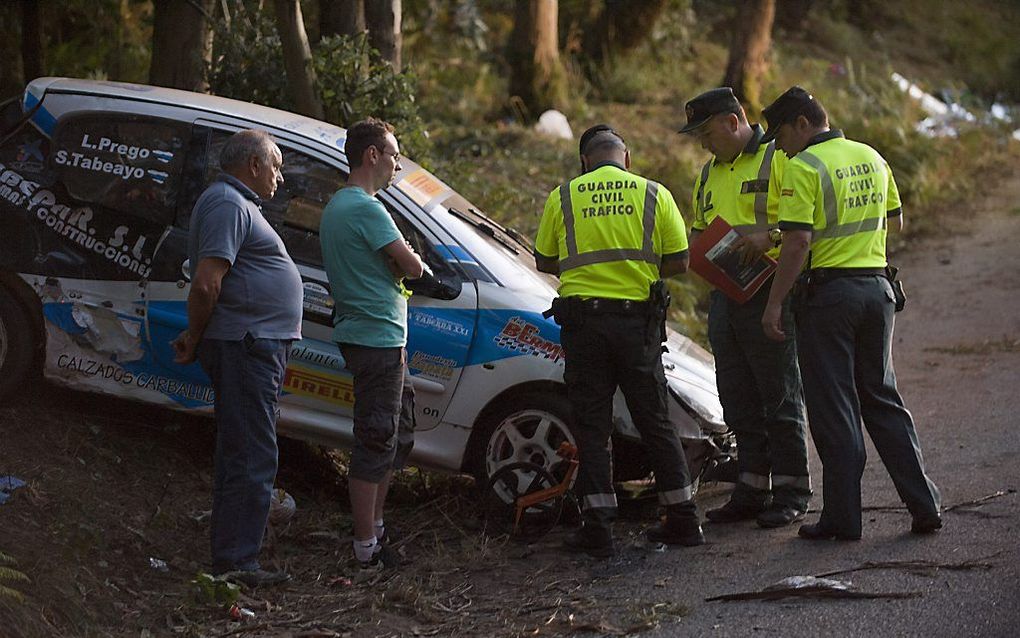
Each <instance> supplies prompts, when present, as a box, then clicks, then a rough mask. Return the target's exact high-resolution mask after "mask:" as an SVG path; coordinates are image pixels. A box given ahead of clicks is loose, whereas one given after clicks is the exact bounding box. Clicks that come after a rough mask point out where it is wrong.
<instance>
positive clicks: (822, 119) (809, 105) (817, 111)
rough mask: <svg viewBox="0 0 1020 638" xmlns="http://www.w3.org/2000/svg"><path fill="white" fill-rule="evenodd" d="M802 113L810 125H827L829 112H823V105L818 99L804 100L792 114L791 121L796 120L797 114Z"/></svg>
mask: <svg viewBox="0 0 1020 638" xmlns="http://www.w3.org/2000/svg"><path fill="white" fill-rule="evenodd" d="M800 115H803V116H804V118H805V119H806V120H807V121H808V124H810V125H811V126H819V127H820V126H828V125H829V114H828V113H826V112H825V107H823V106H822V105H821V104H820V103H819V102H818V100H811V101H810V102H805V103H804V104H803V105H802V106H801V107H800V108H799V109H797V112H796V113H795V114H794V115H793V118H792V119H791V121H793V120H796V119H797V117H798V116H800Z"/></svg>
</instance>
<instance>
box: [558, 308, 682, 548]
mask: <svg viewBox="0 0 1020 638" xmlns="http://www.w3.org/2000/svg"><path fill="white" fill-rule="evenodd" d="M648 326H649V319H648V316H647V314H645V313H632V314H624V313H590V312H589V313H582V315H581V316H580V317H579V318H577V320H576V321H571V322H570V323H567V324H565V325H563V327H562V330H561V332H560V343H561V344H562V345H563V349H564V352H565V355H566V361H565V369H564V374H563V378H564V380H565V381H566V385H567V394H568V397H569V399H570V404H571V408H572V409H573V413H574V424H575V425H574V437H575V439H576V440H577V447H578V454H579V460H580V467H579V469H578V475H577V484H576V491H577V493H578V495H579V496H580V497H581V506H582V510H583V513H584V521H585V525H586V526H591V527H603V528H604V527H608V525H609V523H610V522H612V521H613V519H615V518H616V497H615V494H614V492H613V476H612V453H611V449H610V436H611V435H612V432H613V395H614V394H615V393H616V389H617V387H619V388H620V389H621V390H622V391H623V395H624V398H625V399H626V401H627V408H628V409H629V410H630V413H631V416H632V417H633V419H634V425H635V426H636V427H637V429H638V432H640V433H641V438H642V441H643V443H644V446H645V449H646V451H647V455H648V460H649V462H650V465H651V467H652V470H653V471H654V472H655V483H656V489H657V490H658V492H659V501H660V503H662V504H664V505H665V506H666V511H667V513H668V515H669V516H671V517H673V518H676V519H683V518H696V517H697V513H696V510H695V505H694V501H693V500H692V488H691V477H690V472H689V470H688V468H687V460H686V458H685V457H684V451H683V447H682V445H681V443H680V438H679V436H678V434H677V432H676V430H675V429H674V427H673V425H672V424H671V423H670V421H669V408H668V399H669V397H668V392H667V389H666V376H665V373H664V372H663V369H662V358H661V353H662V344H661V342H660V341H659V339H658V333H657V332H656V336H655V337H653V338H651V339H649V338H648V335H649V327H648Z"/></svg>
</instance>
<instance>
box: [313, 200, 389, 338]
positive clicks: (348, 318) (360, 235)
mask: <svg viewBox="0 0 1020 638" xmlns="http://www.w3.org/2000/svg"><path fill="white" fill-rule="evenodd" d="M403 238H404V237H403V235H401V234H400V231H399V230H398V229H397V225H396V224H395V223H394V222H393V218H392V217H390V215H389V213H387V212H386V208H385V207H384V206H383V205H382V204H381V203H380V202H379V200H377V199H376V198H374V197H371V196H370V195H369V194H368V193H366V192H365V191H364V190H363V189H361V188H358V187H357V186H348V187H346V188H342V189H340V190H339V191H337V192H336V194H335V195H333V199H331V200H329V203H328V204H326V208H325V209H323V211H322V221H321V222H320V225H319V241H320V243H321V244H322V261H323V262H324V266H325V268H326V276H327V277H328V278H329V287H330V293H331V294H332V296H333V301H334V302H335V303H336V307H335V312H336V317H335V318H334V320H333V321H334V327H333V340H334V341H336V342H338V343H353V344H356V345H360V346H371V347H373V348H399V347H403V346H404V345H406V344H407V299H406V298H405V297H404V294H403V287H402V286H401V285H400V282H399V281H397V279H396V278H395V277H394V276H393V273H392V272H390V269H389V266H388V265H387V262H388V260H389V257H388V256H387V255H386V253H385V251H383V250H382V248H383V246H386V245H387V244H390V243H392V242H394V241H397V240H398V239H399V240H403Z"/></svg>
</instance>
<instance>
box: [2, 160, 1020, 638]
mask: <svg viewBox="0 0 1020 638" xmlns="http://www.w3.org/2000/svg"><path fill="white" fill-rule="evenodd" d="M908 214H909V211H908ZM958 217H959V218H960V219H962V220H964V221H963V222H961V223H954V224H951V225H949V227H948V228H947V229H946V230H945V233H944V236H941V237H931V238H928V239H925V240H923V241H920V242H917V243H915V244H913V245H912V246H911V248H910V250H909V251H903V252H902V254H898V255H897V256H896V259H895V261H896V262H897V264H898V265H899V266H900V267H901V269H902V272H901V276H902V277H903V279H904V280H905V282H906V286H907V290H908V294H909V296H910V298H909V301H908V308H907V310H906V311H905V312H903V313H901V314H900V315H899V316H898V317H897V332H896V334H897V340H896V351H895V357H896V369H897V373H898V378H899V382H900V386H901V390H902V391H903V394H904V396H905V398H906V400H907V403H908V406H909V407H910V408H911V409H912V411H913V413H914V415H915V418H916V420H917V423H918V429H919V433H920V436H921V441H922V446H923V449H924V454H925V458H926V461H927V464H928V468H929V471H930V474H931V475H932V477H933V478H934V480H935V481H936V483H938V485H939V486H940V488H941V489H942V493H943V501H944V505H945V507H947V508H948V510H949V511H947V512H946V513H945V521H946V528H945V529H944V530H943V531H942V532H941V533H939V534H938V535H935V536H933V537H924V538H919V537H914V536H912V535H910V534H909V533H907V529H908V527H909V520H910V519H909V515H908V514H907V513H906V512H905V511H903V510H902V509H900V508H899V505H900V504H899V503H898V502H897V498H896V496H895V492H894V490H893V487H892V485H891V483H890V481H889V479H888V476H887V474H886V473H885V471H884V468H883V467H882V465H881V463H880V461H879V459H878V457H877V455H876V454H874V452H873V450H872V451H871V455H870V459H869V464H868V468H867V470H866V473H865V489H864V503H865V506H866V508H867V516H866V518H865V531H864V539H863V540H862V541H861V542H859V543H850V544H846V543H835V542H833V543H807V542H804V541H800V540H798V539H796V534H795V531H794V530H792V529H784V530H772V531H764V530H759V529H757V528H756V527H755V526H754V525H753V524H738V525H731V526H721V527H720V526H706V535H707V536H708V538H709V544H707V545H705V546H704V547H699V548H694V549H688V550H682V551H668V552H662V553H660V552H655V551H652V550H651V549H650V548H649V547H647V546H646V545H644V544H643V543H642V542H641V541H640V532H641V529H642V528H643V526H644V525H646V524H647V523H648V522H650V520H651V519H652V517H653V516H654V508H653V507H652V506H650V505H648V504H646V503H641V502H637V503H631V504H628V505H627V507H626V508H625V509H624V511H623V516H622V519H623V520H622V521H621V522H620V523H619V525H618V527H617V530H616V531H617V536H618V538H619V540H620V541H621V547H622V551H621V552H620V555H619V556H618V557H617V558H614V559H612V560H609V561H593V560H592V561H589V560H585V559H575V558H572V557H569V556H565V555H563V554H562V553H560V551H559V550H558V547H557V546H558V544H559V542H560V541H561V539H562V536H563V534H564V533H565V531H564V530H562V529H558V530H556V531H554V532H553V533H551V534H549V535H547V536H546V537H544V538H543V539H541V540H540V541H539V542H536V543H534V544H531V545H523V544H519V543H515V542H508V541H507V539H506V538H504V537H487V536H486V535H484V534H483V533H482V531H481V530H479V529H478V528H477V524H476V523H475V522H474V521H475V520H476V518H475V516H476V511H477V506H476V503H475V501H474V500H473V498H474V495H473V492H472V489H471V485H470V481H468V480H466V479H461V478H456V477H447V476H438V475H430V474H424V473H418V472H411V473H409V475H408V476H406V477H404V478H403V479H402V480H401V482H400V485H399V486H397V487H396V488H395V492H394V504H395V505H396V508H395V510H394V511H393V513H392V516H390V517H388V518H389V519H390V522H391V524H395V525H397V526H399V527H400V529H401V531H402V534H403V536H404V541H403V542H402V543H401V544H400V551H401V554H402V555H403V556H404V558H405V559H407V560H408V561H409V562H408V564H406V565H405V566H403V567H402V568H401V569H399V570H397V571H395V572H388V573H384V574H381V575H376V576H372V577H370V578H368V579H367V580H365V579H361V578H359V577H358V575H357V574H355V573H353V571H352V570H351V569H350V568H349V567H348V565H347V564H346V561H347V557H348V554H349V551H350V550H349V547H350V545H349V533H348V531H347V530H349V526H350V520H349V513H348V511H347V500H346V497H345V496H344V485H343V484H342V482H341V480H340V476H341V475H342V474H341V473H339V472H338V469H337V467H338V464H342V457H338V456H336V455H324V454H323V453H322V452H321V451H319V450H317V449H314V448H310V447H308V446H305V445H303V444H299V443H293V442H289V443H286V444H285V445H284V447H283V450H282V453H281V471H280V477H279V481H278V484H279V485H280V486H281V487H283V488H285V489H286V490H287V491H288V492H290V493H291V494H293V495H294V497H295V499H296V501H297V504H298V513H297V515H296V516H295V518H294V520H293V521H292V522H291V523H289V524H288V525H286V526H283V527H280V528H277V529H274V530H273V538H272V539H271V542H270V545H269V547H267V550H266V556H265V560H264V562H266V563H267V564H270V565H274V566H278V567H281V568H285V569H287V570H288V571H289V572H290V573H291V574H292V575H293V577H294V580H293V581H292V582H291V583H290V584H288V585H286V586H284V587H281V588H278V589H266V590H258V591H255V592H245V593H244V594H243V595H242V597H241V600H240V604H241V605H243V606H245V607H247V608H249V609H251V610H252V611H253V612H254V613H255V618H254V620H252V621H250V622H248V623H244V624H242V623H238V622H234V621H232V620H231V619H230V618H229V616H228V613H227V610H226V609H225V608H224V607H223V606H218V605H214V604H209V603H202V602H196V601H194V600H193V597H192V595H191V589H192V587H191V585H190V581H191V579H193V578H194V577H195V576H196V574H198V573H199V572H201V571H203V570H204V569H206V568H207V560H208V558H207V557H208V540H207V536H208V526H207V522H206V520H205V518H204V516H203V513H204V512H205V511H206V510H207V509H208V507H209V504H208V503H209V494H210V492H211V481H212V477H211V468H212V444H213V438H212V432H211V427H210V424H209V423H208V422H206V421H202V420H196V419H183V418H181V417H179V416H175V415H172V414H169V413H167V412H162V411H158V410H154V409H150V408H147V407H143V406H137V405H133V404H128V403H122V402H113V401H111V400H108V399H101V398H96V397H90V396H86V395H80V394H77V393H71V392H66V391H63V390H59V389H55V388H52V387H49V386H47V385H45V384H39V385H38V387H36V388H33V389H31V391H26V393H25V395H24V396H22V397H20V398H18V399H17V400H16V401H13V402H8V404H6V405H3V406H0V476H5V475H14V476H17V477H19V478H22V479H24V480H26V481H27V482H28V486H27V487H24V488H21V489H19V490H18V491H16V492H14V495H13V496H12V497H11V499H10V500H9V501H8V502H7V503H6V504H4V505H0V553H4V554H7V555H9V556H10V557H12V558H14V559H16V560H17V564H15V565H10V567H13V568H15V569H17V570H20V571H21V572H23V573H25V574H26V575H28V577H29V578H30V579H31V581H30V582H28V583H23V582H17V581H12V580H5V579H4V578H3V575H2V572H0V585H7V586H9V587H13V588H15V589H18V590H20V591H21V592H23V594H24V596H25V601H24V602H23V603H18V602H16V601H15V600H14V599H11V598H5V597H4V596H3V595H0V637H2V638H7V637H11V638H15V637H21V636H26V637H27V636H31V637H34V636H57V635H60V636H227V635H240V636H294V637H297V636H304V637H312V636H352V637H362V636H366V637H367V636H523V635H546V636H551V635H573V634H575V633H576V634H585V633H587V634H594V635H625V634H626V635H634V634H640V635H643V636H672V635H678V634H683V635H695V636H701V635H703V636H745V635H755V636H761V635H776V636H818V635H831V636H844V635H896V636H915V635H916V636H922V635H923V636H958V635H974V636H1012V635H1016V633H1015V632H1016V627H1017V626H1018V623H1020V609H1018V608H1017V605H1016V602H1017V600H1018V599H1020V544H1018V542H1017V541H1018V522H1020V520H1018V519H1020V495H1018V494H1017V492H1016V490H1017V488H1018V487H1020V485H1018V483H1020V480H1018V478H1020V472H1018V471H1017V469H1016V467H1017V463H1016V459H1017V458H1018V457H1020V434H1018V432H1017V430H1018V426H1020V422H1018V418H1017V414H1020V392H1018V387H1020V383H1018V382H1020V251H1018V249H1017V241H1018V238H1020V173H1017V172H1014V173H1013V174H1011V175H1007V176H1005V177H1004V178H1003V179H1002V181H1001V182H1000V183H999V184H998V186H997V187H996V188H995V191H994V193H993V194H992V195H991V196H990V197H989V198H988V199H987V200H985V201H983V202H978V203H976V204H974V206H973V207H969V206H968V207H967V210H962V211H960V212H959V213H958ZM812 471H813V472H815V483H816V485H815V487H816V493H817V492H820V478H819V472H820V465H819V463H818V462H817V458H815V459H813V465H812ZM724 494H725V489H724V488H722V487H713V486H707V487H706V488H705V489H703V490H702V492H701V494H700V496H699V501H700V505H701V507H702V508H708V507H712V506H714V505H716V504H718V503H719V502H720V501H721V500H722V499H723V498H724ZM986 497H987V500H982V499H985V498H986ZM819 505H820V498H819V497H816V498H815V501H814V503H813V507H815V508H817V507H818V506H819ZM811 518H812V516H809V520H811ZM151 559H158V560H161V561H165V562H166V569H165V571H164V570H161V569H159V568H154V567H152V566H151V565H152V561H151ZM905 561H908V562H910V563H909V564H905V563H904V562H905ZM883 564H884V566H883ZM869 566H870V568H868V569H863V570H860V571H851V572H848V573H843V574H840V575H836V576H834V577H835V578H839V579H844V580H851V581H853V583H854V585H855V586H856V588H857V589H858V590H859V591H862V592H870V593H896V594H909V595H911V596H914V597H911V598H904V599H874V600H814V599H802V598H787V599H784V600H782V601H778V602H758V601H751V602H729V603H727V602H706V601H705V598H708V597H712V596H717V595H721V594H727V593H733V592H741V591H748V590H759V589H761V588H763V587H765V586H767V585H769V584H772V583H774V582H776V581H779V580H780V579H782V578H786V577H789V576H797V575H819V574H824V573H830V572H834V571H842V570H859V569H861V568H864V567H869Z"/></svg>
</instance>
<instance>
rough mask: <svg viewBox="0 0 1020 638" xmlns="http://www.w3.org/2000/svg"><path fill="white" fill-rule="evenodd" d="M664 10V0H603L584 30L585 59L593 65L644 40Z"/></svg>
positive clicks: (624, 51)
mask: <svg viewBox="0 0 1020 638" xmlns="http://www.w3.org/2000/svg"><path fill="white" fill-rule="evenodd" d="M665 7H666V0H639V1H637V2H635V1H634V0H629V1H628V0H605V4H604V5H603V6H602V10H601V11H600V12H599V15H598V18H596V19H595V23H594V24H593V25H592V26H591V27H590V28H588V29H585V35H584V43H583V47H584V53H585V57H587V58H588V60H589V61H590V62H592V63H594V64H596V65H597V64H600V63H601V62H603V61H605V60H607V59H610V58H611V57H612V56H613V55H614V54H617V53H626V52H627V51H629V50H631V49H633V48H634V47H636V46H637V45H639V44H641V43H642V42H645V41H647V40H648V35H649V34H650V33H651V31H652V27H653V26H654V25H655V21H656V20H658V19H659V16H660V15H661V14H662V10H663V9H664V8H665Z"/></svg>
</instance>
